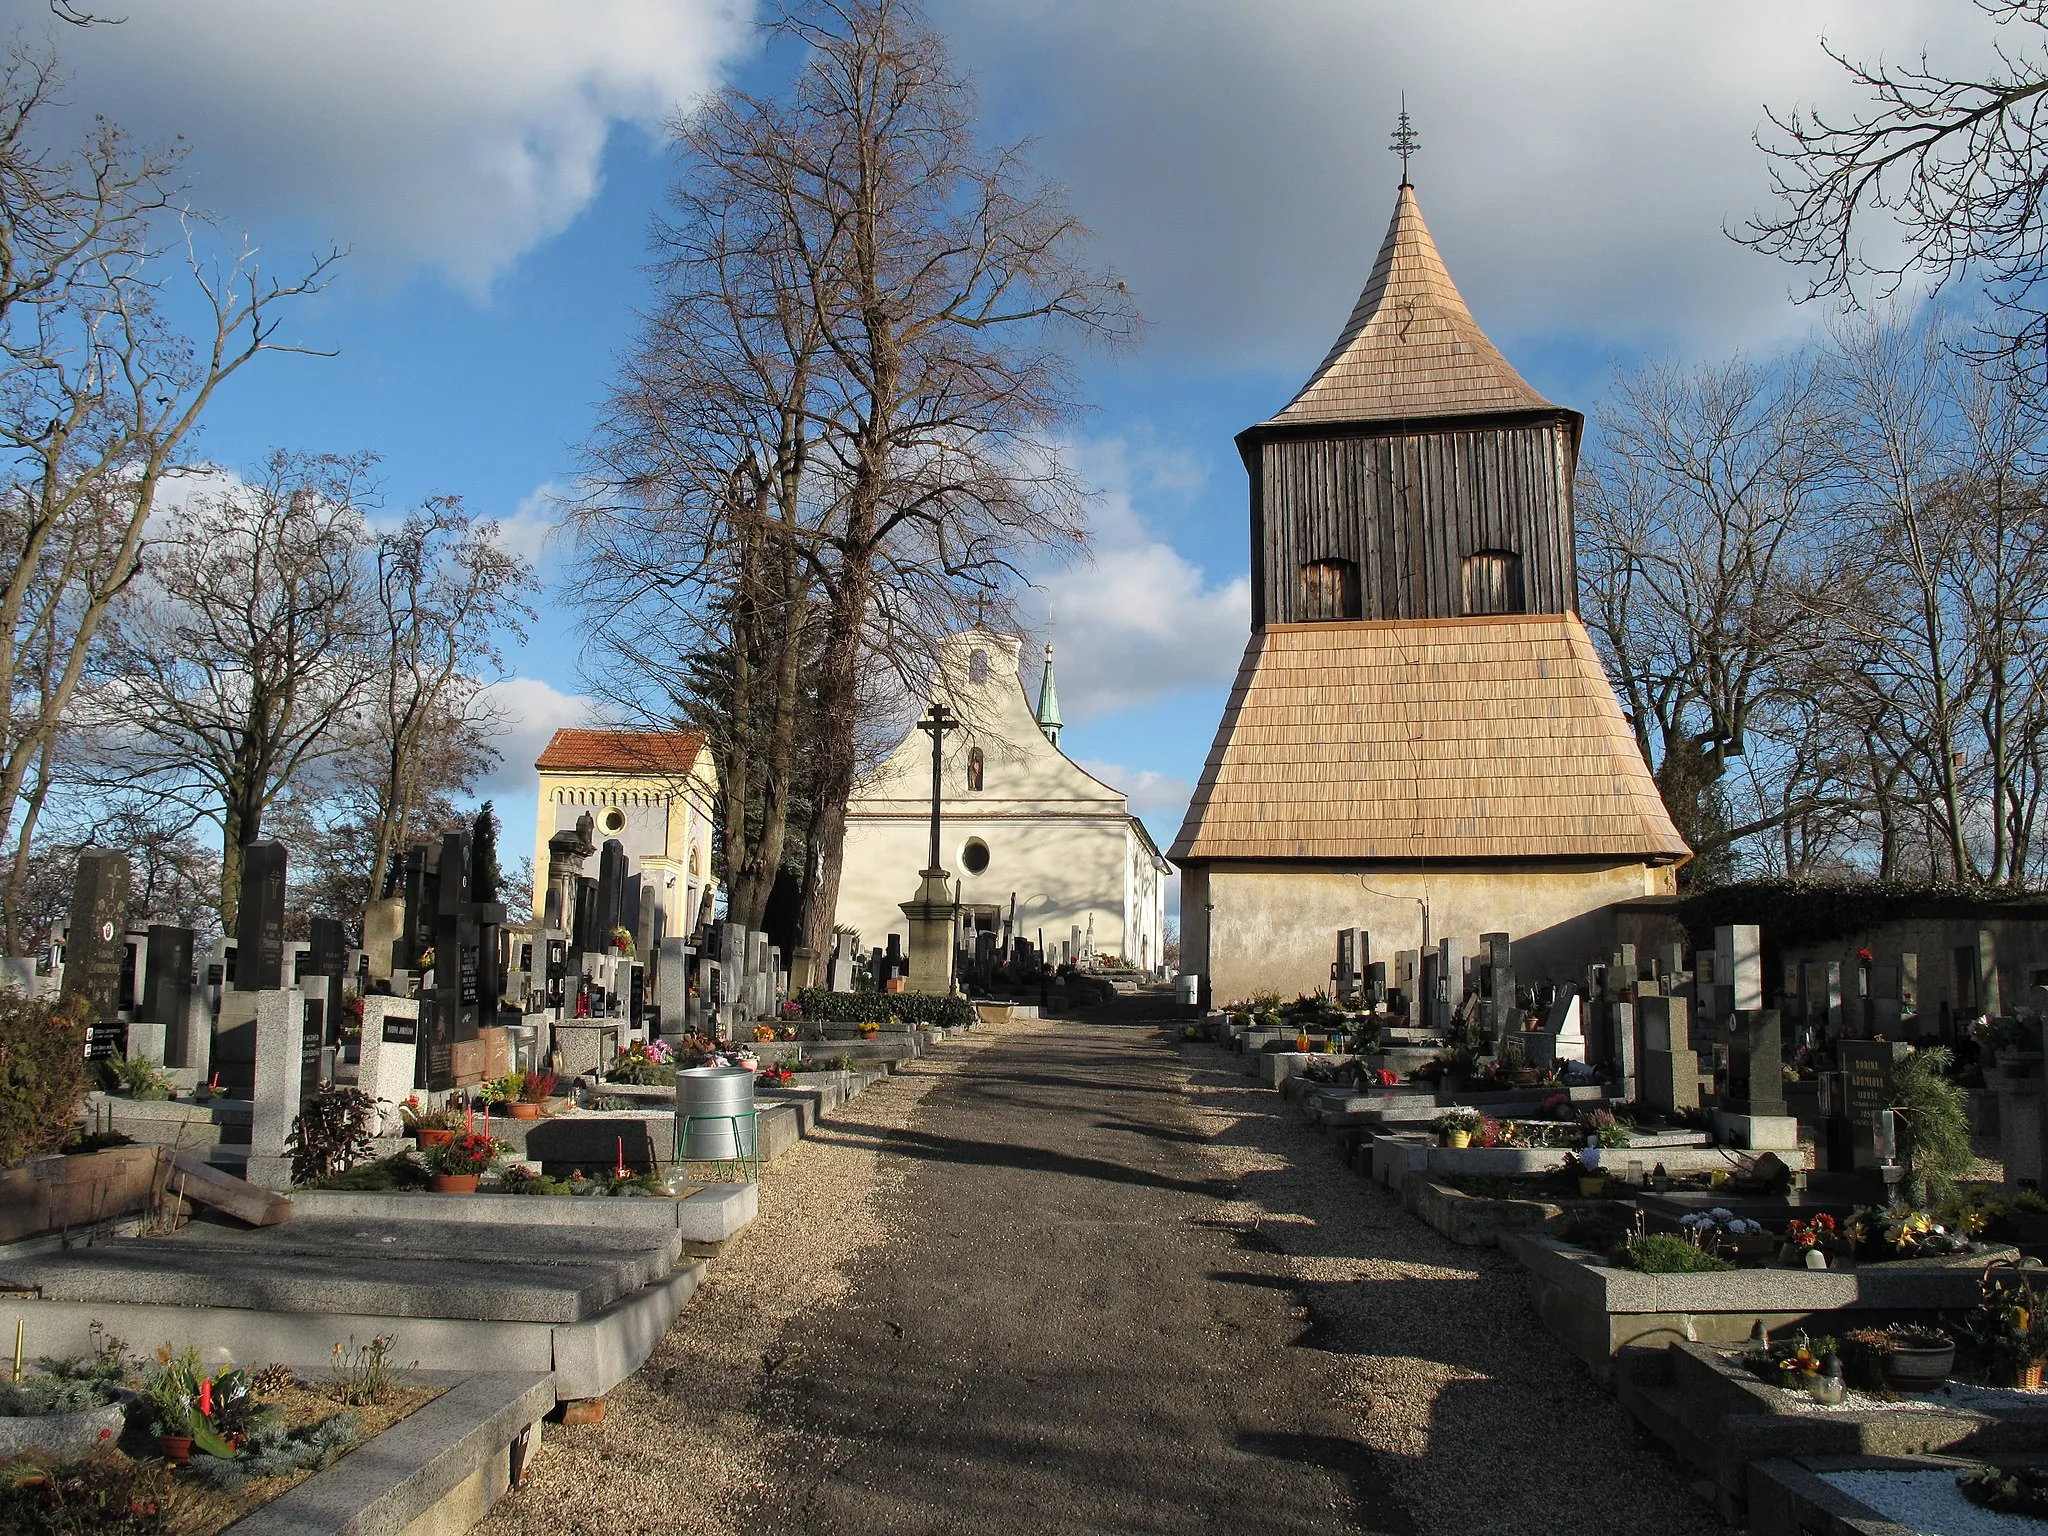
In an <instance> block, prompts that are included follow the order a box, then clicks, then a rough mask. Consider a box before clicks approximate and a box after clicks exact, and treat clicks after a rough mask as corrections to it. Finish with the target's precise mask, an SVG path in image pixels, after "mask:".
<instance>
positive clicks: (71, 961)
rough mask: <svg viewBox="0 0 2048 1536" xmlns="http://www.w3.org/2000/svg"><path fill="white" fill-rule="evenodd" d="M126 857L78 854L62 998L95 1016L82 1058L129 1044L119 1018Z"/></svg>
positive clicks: (89, 851)
mask: <svg viewBox="0 0 2048 1536" xmlns="http://www.w3.org/2000/svg"><path fill="white" fill-rule="evenodd" d="M127 927H128V858H127V855H125V854H122V853H119V852H117V851H115V850H114V849H112V848H86V849H83V850H81V851H80V853H79V855H78V871H77V874H76V875H75V876H74V877H73V880H72V884H71V926H70V929H69V930H68V932H67V935H66V937H65V940H64V991H63V995H64V996H65V997H78V998H83V999H84V1000H85V1001H86V1003H87V1004H89V1005H90V1006H91V1008H92V1011H93V1015H94V1017H93V1024H92V1032H91V1034H90V1036H89V1037H88V1040H87V1047H86V1054H87V1055H88V1056H90V1057H92V1058H94V1059H96V1060H97V1059H100V1058H104V1057H107V1056H111V1055H113V1054H114V1053H115V1052H116V1051H118V1050H123V1049H125V1047H126V1045H127V1040H128V1036H127V1032H126V1030H124V1029H123V1028H122V1026H121V1021H120V1019H119V1018H118V1017H117V1015H118V1013H119V1011H120V1002H121V972H122V969H123V963H124V961H125V960H126V958H127V940H126V933H127Z"/></svg>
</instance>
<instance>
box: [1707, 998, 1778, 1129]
mask: <svg viewBox="0 0 2048 1536" xmlns="http://www.w3.org/2000/svg"><path fill="white" fill-rule="evenodd" d="M1721 1107H1722V1108H1723V1109H1725V1110H1727V1111H1728V1112H1729V1113H1731V1114H1741V1115H1778V1116H1782V1115H1783V1114H1784V1113H1785V1045H1784V1034H1783V1030H1782V1027H1781V1025H1780V1023H1779V1019H1778V1011H1777V1009H1775V1008H1763V1009H1756V1010H1744V1011H1740V1012H1737V1013H1735V1014H1733V1015H1731V1016H1730V1019H1729V1026H1728V1084H1727V1088H1726V1091H1725V1092H1724V1094H1723V1096H1722V1103H1721Z"/></svg>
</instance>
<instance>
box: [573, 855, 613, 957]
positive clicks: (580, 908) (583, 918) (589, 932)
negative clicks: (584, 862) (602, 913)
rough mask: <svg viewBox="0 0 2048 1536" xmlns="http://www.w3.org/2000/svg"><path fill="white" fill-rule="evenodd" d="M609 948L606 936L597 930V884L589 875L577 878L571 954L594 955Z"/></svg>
mask: <svg viewBox="0 0 2048 1536" xmlns="http://www.w3.org/2000/svg"><path fill="white" fill-rule="evenodd" d="M606 947H607V938H606V935H604V934H602V933H600V932H598V928H597V882H596V881H595V880H593V879H591V877H590V876H588V875H578V876H577V877H576V921H575V924H574V925H573V927H572V929H571V932H570V935H569V953H570V954H572V955H588V954H594V953H596V952H598V951H601V950H603V949H604V948H606Z"/></svg>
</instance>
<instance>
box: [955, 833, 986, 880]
mask: <svg viewBox="0 0 2048 1536" xmlns="http://www.w3.org/2000/svg"><path fill="white" fill-rule="evenodd" d="M960 862H961V864H963V865H964V866H965V867H966V869H967V873H969V874H970V875H978V874H981V873H983V872H984V871H985V870H987V868H988V844H987V843H984V842H983V841H982V840H981V839H980V838H978V837H970V838H969V839H968V840H967V846H966V847H964V848H962V849H961V850H960Z"/></svg>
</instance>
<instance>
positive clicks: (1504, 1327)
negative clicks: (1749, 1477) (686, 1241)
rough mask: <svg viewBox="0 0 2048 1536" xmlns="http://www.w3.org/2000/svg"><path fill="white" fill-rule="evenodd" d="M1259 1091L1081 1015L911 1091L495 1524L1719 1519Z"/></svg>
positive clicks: (766, 1217)
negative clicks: (1082, 1021)
mask: <svg viewBox="0 0 2048 1536" xmlns="http://www.w3.org/2000/svg"><path fill="white" fill-rule="evenodd" d="M1236 1068H1237V1061H1236V1059H1235V1058H1231V1057H1227V1056H1225V1055H1223V1054H1222V1053H1220V1052H1216V1051H1214V1050H1211V1049H1209V1048H1207V1047H1186V1048H1183V1049H1182V1050H1180V1051H1178V1052H1176V1050H1175V1049H1174V1048H1173V1047H1172V1046H1170V1045H1168V1044H1166V1043H1165V1042H1164V1040H1163V1038H1162V1036H1161V1035H1160V1034H1159V1033H1156V1032H1154V1031H1153V1030H1152V1029H1150V1028H1143V1027H1135V1028H1107V1027H1091V1026H1087V1025H1077V1024H1073V1023H1061V1022H1050V1021H1049V1022H1046V1023H1039V1024H1019V1025H1013V1026H1008V1027H1005V1028H1002V1029H998V1030H994V1031H982V1032H978V1033H977V1035H975V1036H972V1037H969V1039H968V1041H967V1042H963V1043H962V1044H959V1045H948V1046H946V1047H944V1048H942V1049H941V1051H940V1052H939V1053H938V1054H937V1055H935V1056H933V1057H929V1058H926V1059H925V1060H923V1061H920V1062H918V1063H916V1064H915V1065H914V1066H913V1068H912V1069H911V1071H909V1072H907V1073H905V1074H903V1075H900V1076H898V1077H895V1078H892V1079H889V1080H887V1081H886V1082H883V1083H881V1084H878V1085H877V1086H876V1087H875V1088H873V1089H871V1090H870V1091H869V1092H868V1093H867V1094H865V1095H863V1096H862V1097H861V1098H859V1099H857V1100H855V1101H854V1102H853V1103H851V1104H849V1105H848V1106H846V1108H845V1109H844V1110H842V1111H841V1113H840V1116H839V1118H837V1119H835V1120H833V1121H831V1122H828V1123H827V1125H826V1126H825V1127H824V1134H823V1135H821V1136H820V1137H819V1138H817V1139H815V1140H813V1141H809V1142H806V1143H805V1144H804V1145H803V1146H802V1147H800V1148H798V1149H797V1150H795V1151H793V1152H791V1153H790V1154H788V1155H787V1156H786V1157H784V1158H782V1159H780V1160H778V1161H777V1162H776V1163H774V1164H773V1165H771V1167H770V1168H769V1170H768V1173H767V1177H766V1179H765V1181H764V1185H763V1191H762V1216H761V1218H760V1219H759V1220H758V1221H757V1222H756V1223H755V1224H754V1225H753V1226H752V1227H751V1228H750V1229H749V1230H748V1232H747V1233H746V1234H745V1235H744V1236H743V1237H742V1238H741V1239H740V1240H739V1241H738V1242H737V1243H735V1244H734V1245H733V1247H732V1248H730V1249H729V1250H728V1251H727V1253H726V1254H725V1255H724V1256H722V1257H721V1258H720V1259H719V1260H717V1261H716V1262H715V1263H714V1264H713V1265H712V1271H711V1276H710V1279H709V1281H708V1282H707V1284H706V1285H705V1286H704V1287H703V1289H702V1290H701V1291H700V1292H699V1294H698V1297H697V1299H696V1300H695V1302H693V1303H692V1305H691V1306H690V1308H689V1309H688V1310H687V1311H686V1312H685V1313H684V1314H683V1316H682V1318H681V1319H680V1320H679V1323H678V1326H677V1328H676V1329H675V1330H674V1331H672V1332H671V1334H670V1336H669V1337H668V1339H667V1340H665V1341H664V1343H663V1344H662V1346H661V1348H660V1349H659V1350H658V1351H657V1352H656V1354H655V1355H654V1357H653V1358H652V1359H651V1360H650V1361H649V1362H648V1364H647V1365H646V1366H645V1367H644V1368H643V1369H642V1370H641V1371H640V1372H639V1373H638V1375H636V1376H635V1377H634V1378H633V1380H631V1381H630V1382H627V1383H624V1384H622V1385H621V1386H620V1387H619V1388H618V1389H617V1390H616V1391H615V1392H614V1393H613V1394H612V1397H611V1399H610V1411H609V1414H608V1417H607V1420H606V1422H605V1423H604V1424H602V1425H597V1426H592V1427H588V1428H579V1429H564V1428H562V1427H560V1426H554V1425H551V1426H549V1435H548V1440H547V1444H546V1447H545V1449H544V1451H543V1454H542V1455H541V1457H540V1458H539V1459H538V1461H537V1462H536V1463H535V1465H534V1468H533V1472H532V1475H531V1476H530V1478H529V1481H528V1483H527V1486H526V1487H525V1488H524V1489H522V1490H521V1491H520V1492H519V1493H518V1494H516V1495H514V1496H512V1497H511V1498H509V1499H507V1500H506V1501H505V1502H504V1503H503V1504H501V1505H500V1506H499V1509H498V1510H497V1511H496V1512H495V1513H494V1514H493V1516H492V1518H491V1519H490V1521H488V1522H487V1523H486V1525H485V1526H484V1527H482V1529H483V1530H484V1531H486V1532H488V1533H493V1536H495V1533H514V1532H517V1533H541V1532H564V1531H575V1532H578V1533H579V1536H595V1533H599V1532H605V1533H609V1532H626V1531H664V1532H672V1531H682V1530H687V1531H692V1532H697V1531H702V1532H710V1533H726V1532H739V1531H747V1532H777V1533H780V1532H785V1531H792V1530H800V1531H804V1532H815V1533H819V1536H826V1533H832V1536H839V1533H857V1532H868V1531H882V1530H890V1531H905V1532H938V1531H946V1532H954V1531H962V1532H978V1531H987V1532H999V1531H1000V1532H1011V1531H1015V1530H1017V1529H1019V1528H1021V1527H1022V1526H1024V1525H1026V1524H1028V1525H1029V1526H1030V1527H1031V1528H1033V1530H1034V1536H1041V1533H1042V1536H1061V1533H1066V1532H1074V1533H1080V1532H1089V1533H1094V1532H1110V1531H1115V1532H1154V1531H1156V1532H1161V1533H1167V1532H1174V1533H1178V1532H1184V1531H1216V1532H1230V1533H1237V1532H1257V1533H1266V1532H1272V1533H1283V1532H1284V1533H1295V1532H1300V1533H1312V1532H1313V1533H1320V1532H1325V1531H1330V1532H1334V1531H1339V1530H1346V1531H1355V1530H1366V1531H1373V1532H1385V1533H1388V1536H1409V1533H1417V1536H1439V1533H1442V1536H1490V1533H1495V1532H1499V1533H1502V1536H1506V1533H1510V1532H1512V1533H1513V1536H1526V1533H1527V1532H1528V1531H1529V1530H1531V1529H1539V1530H1540V1529H1562V1530H1573V1531H1576V1532H1585V1533H1606V1532H1614V1533H1620V1532H1623V1531H1628V1532H1631V1533H1639V1532H1642V1531H1657V1532H1659V1533H1670V1536H1693V1533H1699V1536H1706V1533H1709V1532H1719V1531H1720V1530H1721V1527H1720V1526H1719V1524H1718V1523H1717V1522H1716V1521H1715V1520H1714V1518H1713V1516H1712V1514H1711V1513H1710V1511H1709V1510H1708V1509H1707V1508H1706V1507H1705V1506H1704V1505H1703V1504H1701V1503H1700V1502H1699V1501H1697V1500H1696V1499H1695V1498H1694V1497H1693V1496H1692V1495H1691V1494H1690V1493H1689V1492H1688V1491H1687V1490H1686V1487H1685V1483H1684V1480H1683V1478H1682V1476H1681V1474H1680V1473H1679V1471H1678V1470H1677V1469H1676V1468H1675V1467H1674V1466H1673V1464H1672V1463H1671V1462H1670V1461H1669V1460H1668V1459H1667V1458H1665V1457H1664V1456H1663V1454H1662V1453H1661V1452H1659V1451H1657V1450H1655V1449H1652V1448H1650V1447H1649V1446H1648V1445H1647V1444H1646V1443H1645V1442H1644V1441H1643V1439H1642V1438H1641V1437H1640V1436H1639V1435H1638V1433H1637V1432H1636V1431H1635V1430H1634V1428H1633V1426H1632V1425H1631V1424H1630V1423H1629V1422H1628V1420H1627V1419H1626V1418H1625V1417H1624V1416H1623V1415H1622V1414H1621V1412H1620V1410H1619V1409H1618V1408H1617V1407H1616V1406H1615V1404H1614V1403H1613V1401H1612V1400H1611V1399H1610V1398H1608V1397H1607V1396H1606V1395H1605V1394H1604V1393H1602V1392H1601V1391H1600V1390H1599V1389H1598V1388H1597V1387H1595V1386H1594V1385H1593V1383H1592V1381H1591V1379H1590V1377H1589V1376H1588V1375H1587V1374H1586V1372H1585V1371H1584V1369H1583V1368H1582V1367H1581V1366H1579V1365H1578V1364H1577V1362H1576V1361H1574V1360H1572V1359H1571V1358H1570V1357H1569V1356H1568V1355H1566V1354H1565V1352H1564V1351H1563V1349H1562V1348H1561V1347H1560V1346H1558V1345H1556V1344H1555V1343H1554V1342H1553V1341H1552V1340H1551V1339H1550V1337H1549V1336H1548V1335H1547V1334H1546V1333H1544V1332H1543V1330H1542V1329H1541V1327H1540V1325H1538V1324H1537V1322H1536V1320H1535V1318H1534V1316H1533V1314H1532V1313H1531V1311H1530V1308H1529V1303H1528V1300H1527V1291H1526V1288H1525V1285H1524V1283H1523V1281H1522V1278H1521V1275H1520V1271H1519V1270H1518V1269H1516V1268H1515V1267H1514V1266H1513V1265H1512V1264H1510V1263H1508V1262H1507V1261H1505V1260H1504V1259H1502V1258H1501V1257H1500V1256H1499V1255H1497V1254H1494V1253H1491V1252H1487V1251H1481V1250H1475V1249H1465V1248H1459V1247H1456V1246H1454V1245H1452V1244H1450V1243H1448V1242H1446V1241H1444V1240H1443V1239H1441V1238H1439V1237H1438V1236H1437V1234H1436V1233H1434V1232H1433V1231H1431V1230H1430V1229H1429V1228H1428V1227H1426V1226H1424V1225H1422V1224H1421V1223H1420V1222H1418V1221H1416V1220H1415V1219H1413V1218H1412V1217H1410V1216H1408V1215H1407V1214H1406V1213H1405V1212H1404V1211H1402V1210H1401V1208H1400V1206H1399V1204H1398V1202H1396V1201H1394V1200H1392V1199H1391V1198H1390V1197H1389V1196H1387V1194H1386V1192H1385V1191H1384V1190H1381V1189H1380V1188H1378V1187H1377V1186H1375V1185H1372V1184H1370V1183H1369V1182H1366V1181H1362V1180H1359V1179H1357V1178H1356V1177H1355V1176H1354V1175H1352V1174H1351V1173H1350V1172H1349V1171H1347V1170H1346V1169H1344V1168H1343V1167H1342V1165H1341V1164H1340V1163H1338V1161H1337V1160H1336V1158H1335V1156H1334V1154H1333V1153H1332V1151H1331V1149H1330V1147H1329V1144H1328V1143H1327V1142H1326V1141H1324V1140H1323V1139H1322V1138H1321V1137H1319V1136H1317V1135H1316V1134H1314V1133H1313V1132H1312V1131H1309V1130H1308V1129H1306V1128H1305V1127H1303V1126H1302V1125H1300V1123H1299V1122H1298V1121H1296V1120H1294V1119H1293V1118H1292V1114H1291V1106H1286V1105H1284V1103H1283V1101H1282V1100H1281V1099H1280V1098H1279V1097H1278V1096H1277V1095H1275V1094H1273V1093H1272V1092H1270V1091H1269V1090H1263V1089H1256V1088H1253V1087H1251V1086H1250V1085H1249V1081H1248V1080H1247V1079H1245V1078H1244V1077H1242V1076H1241V1075H1239V1073H1238V1072H1237V1070H1236ZM1283 1108H1284V1109H1286V1110H1287V1111H1288V1113H1287V1114H1285V1115H1283V1113H1282V1110H1283ZM1394 1281H1400V1282H1404V1283H1401V1284H1394V1283H1390V1282H1394ZM705 1405H710V1406H705Z"/></svg>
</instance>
